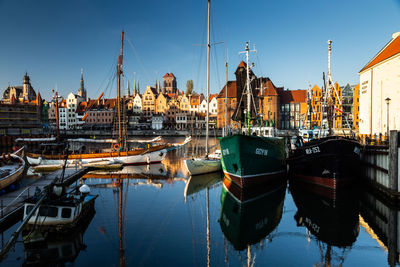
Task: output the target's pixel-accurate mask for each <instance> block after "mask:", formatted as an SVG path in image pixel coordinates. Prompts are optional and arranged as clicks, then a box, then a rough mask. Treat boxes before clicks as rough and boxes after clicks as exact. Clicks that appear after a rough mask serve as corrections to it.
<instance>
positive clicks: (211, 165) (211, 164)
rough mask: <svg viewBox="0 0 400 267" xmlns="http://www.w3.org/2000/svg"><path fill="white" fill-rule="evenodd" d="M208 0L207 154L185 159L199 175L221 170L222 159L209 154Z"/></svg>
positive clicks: (208, 65)
mask: <svg viewBox="0 0 400 267" xmlns="http://www.w3.org/2000/svg"><path fill="white" fill-rule="evenodd" d="M210 2H211V1H210V0H208V20H207V21H208V26H207V32H208V34H207V115H206V144H205V145H206V155H205V157H204V158H192V159H186V160H185V166H186V168H187V170H188V171H189V173H190V174H191V175H198V174H204V173H210V172H216V171H220V170H221V161H220V159H219V158H218V157H217V158H214V157H210V156H209V154H208V136H209V102H210V5H211V3H210Z"/></svg>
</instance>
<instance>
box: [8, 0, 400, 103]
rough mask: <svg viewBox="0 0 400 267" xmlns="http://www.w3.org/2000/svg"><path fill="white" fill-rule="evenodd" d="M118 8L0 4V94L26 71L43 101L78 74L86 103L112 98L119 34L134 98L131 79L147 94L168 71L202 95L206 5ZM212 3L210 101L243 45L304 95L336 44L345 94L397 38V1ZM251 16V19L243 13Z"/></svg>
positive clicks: (335, 61) (269, 73)
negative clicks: (330, 47)
mask: <svg viewBox="0 0 400 267" xmlns="http://www.w3.org/2000/svg"><path fill="white" fill-rule="evenodd" d="M121 4H122V5H124V6H126V5H128V7H127V8H121V7H119V6H116V5H115V4H113V3H106V2H98V1H69V2H52V1H40V2H36V1H35V2H32V1H0V12H1V13H0V14H1V16H0V24H1V25H2V26H0V36H2V38H3V40H4V41H3V42H1V43H0V53H1V54H0V55H1V56H0V58H2V60H1V62H0V87H1V91H2V92H3V91H4V90H5V89H6V88H7V86H8V85H9V84H10V85H22V78H23V75H24V74H25V72H28V74H29V75H30V77H31V82H32V86H33V87H34V89H35V90H36V91H37V92H40V94H41V95H42V97H43V98H44V99H47V100H50V99H51V89H53V88H55V87H56V86H57V89H58V91H59V94H60V95H62V96H64V97H66V96H67V95H68V93H70V92H76V91H77V90H78V89H79V86H80V73H81V69H83V71H84V79H85V87H86V89H87V91H88V97H90V98H97V97H98V96H99V95H100V93H101V92H105V97H115V95H116V92H115V90H111V86H110V83H111V81H112V78H111V73H112V72H113V71H115V69H114V67H116V63H117V55H118V53H119V46H120V32H121V30H124V31H125V34H126V41H125V44H124V45H125V50H124V53H125V57H124V63H125V64H124V65H125V66H124V67H125V81H126V80H129V81H130V82H131V91H132V87H133V81H134V80H137V81H139V82H140V87H141V92H142V93H143V91H144V89H145V86H147V85H151V86H153V85H154V83H155V81H156V80H158V81H161V80H162V76H163V75H164V74H165V73H170V72H172V73H174V75H175V76H176V77H177V82H178V88H179V89H180V90H181V91H185V89H186V81H187V80H189V79H192V80H193V81H194V90H195V91H196V92H198V93H205V80H206V79H205V47H204V46H203V45H202V44H205V42H206V34H205V33H206V9H207V2H206V1H196V2H190V3H189V1H174V2H164V1H152V2H151V3H148V2H141V3H136V4H133V3H129V2H128V1H121ZM129 5H130V6H129ZM211 5H212V10H211V14H212V18H211V19H212V22H211V23H212V33H211V38H212V43H219V42H224V43H223V44H216V45H215V46H213V47H212V51H211V52H212V60H211V68H212V72H211V93H218V92H219V91H220V90H221V89H222V87H223V85H224V84H225V66H224V65H225V63H224V62H225V60H226V55H227V57H228V62H229V63H228V64H229V69H228V79H229V80H232V79H234V71H235V70H236V67H237V65H238V64H239V62H240V61H241V60H243V57H242V56H239V54H238V53H239V52H240V51H242V50H243V48H244V45H245V42H246V41H250V42H251V43H252V44H255V45H256V49H257V50H258V52H257V54H256V55H255V57H253V60H252V61H253V62H254V63H255V69H254V72H255V73H256V75H258V76H264V77H270V78H271V80H272V81H273V82H274V83H275V85H276V86H284V87H285V88H286V89H306V88H307V87H308V84H309V83H310V84H311V85H314V84H317V85H321V84H322V72H325V73H326V72H327V43H326V41H327V40H328V39H331V40H333V52H332V73H333V75H332V76H333V79H334V81H337V82H338V83H339V84H340V85H341V86H344V85H345V84H346V83H351V84H356V83H358V82H359V77H358V71H360V70H361V68H362V67H363V66H364V65H365V64H367V63H368V61H369V60H370V59H371V58H372V57H373V56H374V55H375V54H376V53H378V52H379V50H380V49H381V48H382V47H383V46H384V45H385V44H386V43H387V42H388V41H389V40H390V38H391V34H392V33H394V32H396V31H400V25H399V24H398V21H400V1H394V0H387V1H381V2H380V3H379V4H377V3H376V2H375V1H363V3H362V5H360V4H359V3H358V2H357V1H337V2H335V4H331V5H330V4H329V3H328V2H327V1H326V2H321V1H308V2H307V4H304V3H302V2H299V1H285V3H275V2H273V3H266V2H263V1H256V3H254V5H252V6H241V5H239V3H236V2H233V3H232V2H230V1H212V3H211ZM254 7H257V8H254ZM328 8H329V9H328ZM138 10H139V11H140V12H138ZM328 10H330V11H328ZM250 11H251V12H252V13H251V14H252V15H251V16H248V15H246V14H247V13H248V12H250ZM15 14H18V16H16V15H15ZM326 17H328V18H329V19H326ZM247 18H249V19H247ZM382 18H385V19H384V20H383V19H382ZM328 20H329V22H328ZM253 56H254V55H253ZM216 66H218V67H216ZM135 76H136V77H135ZM107 85H108V86H107ZM125 86H126V83H125ZM114 87H115V82H114ZM122 92H125V89H123V90H122Z"/></svg>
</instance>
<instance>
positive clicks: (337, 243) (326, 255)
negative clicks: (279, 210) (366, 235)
mask: <svg viewBox="0 0 400 267" xmlns="http://www.w3.org/2000/svg"><path fill="white" fill-rule="evenodd" d="M302 185H303V184H302V183H293V182H291V183H290V192H291V194H292V196H293V200H294V202H295V204H296V206H297V212H296V215H295V216H294V219H295V220H296V223H297V226H298V227H306V228H307V230H308V231H309V232H310V233H311V234H312V235H313V236H314V237H315V239H314V240H315V241H316V242H317V244H318V247H319V248H320V250H321V261H322V263H323V264H325V266H331V264H337V265H338V266H341V264H342V263H343V261H344V260H345V256H346V255H347V254H348V252H349V250H350V249H351V247H352V245H353V244H354V242H355V241H356V239H357V236H358V233H359V217H358V212H359V200H358V194H356V192H354V191H353V192H347V194H346V193H344V192H342V193H343V194H340V195H338V196H336V197H335V198H334V199H332V198H326V197H322V196H321V195H319V194H317V193H316V192H314V191H312V190H308V188H306V187H304V186H302ZM335 247H336V248H335ZM322 254H323V255H322ZM335 266H336V265H335Z"/></svg>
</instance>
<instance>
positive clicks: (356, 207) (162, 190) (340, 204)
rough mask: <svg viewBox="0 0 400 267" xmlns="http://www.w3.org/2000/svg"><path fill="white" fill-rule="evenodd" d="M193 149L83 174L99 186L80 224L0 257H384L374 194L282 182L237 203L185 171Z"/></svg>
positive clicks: (217, 179) (318, 260)
mask: <svg viewBox="0 0 400 267" xmlns="http://www.w3.org/2000/svg"><path fill="white" fill-rule="evenodd" d="M174 141H178V139H175V140H174ZM213 142H216V141H215V140H213ZM203 150H204V148H202V147H201V145H197V144H196V142H193V143H192V144H189V146H187V147H185V148H183V149H180V150H177V151H171V152H168V156H167V158H166V160H165V161H164V162H163V163H162V164H154V165H150V166H140V167H135V166H133V167H132V166H129V167H125V168H124V169H123V170H122V171H120V172H118V173H113V174H110V173H107V172H98V173H95V174H90V175H87V176H86V179H85V183H87V184H89V185H90V187H91V190H92V194H98V195H99V197H98V198H97V200H96V204H95V210H96V213H95V214H94V216H93V218H89V223H88V224H86V225H82V227H81V229H79V230H77V231H76V232H74V233H73V234H71V235H69V236H68V237H63V238H61V239H53V240H48V241H47V243H46V244H43V245H42V246H40V247H39V246H36V247H33V248H28V247H24V244H23V243H22V239H21V237H20V238H19V241H18V242H17V243H16V245H15V249H14V250H12V251H11V252H10V253H9V255H8V257H7V258H6V259H5V260H4V261H3V262H1V265H4V266H20V265H25V266H30V265H37V266H47V265H52V266H54V265H56V264H59V265H63V264H65V265H74V266H89V265H92V266H125V265H128V266H207V265H210V266H248V265H252V266H325V265H328V264H329V265H331V266H340V265H341V266H388V265H389V264H388V255H389V254H390V253H393V252H390V246H389V245H388V244H387V243H385V242H386V240H385V233H384V231H380V232H379V231H378V230H377V228H373V225H378V226H379V225H380V224H379V223H380V222H379V220H376V219H374V218H375V217H376V218H378V217H379V214H373V215H372V216H371V214H370V211H371V209H370V208H369V203H370V202H371V201H373V198H374V196H372V195H370V194H369V193H367V192H360V193H355V192H351V193H349V192H348V193H347V194H345V195H344V196H337V197H335V198H334V199H331V198H328V197H326V196H322V195H321V194H317V193H315V192H313V191H309V190H307V189H305V188H303V187H301V186H298V185H293V184H289V183H287V184H283V185H277V186H274V187H272V188H268V189H266V190H265V192H263V193H262V194H261V195H259V196H258V197H257V198H255V199H253V200H249V201H247V202H244V203H241V202H239V201H238V200H237V199H236V198H235V196H234V195H233V194H231V193H230V192H227V191H226V188H224V186H223V184H222V174H218V173H214V174H209V175H203V176H199V177H191V178H190V177H188V175H187V173H186V170H185V167H184V165H183V161H182V158H183V157H184V156H185V155H186V156H188V155H192V154H196V153H200V154H201V153H202V151H203ZM391 211H392V212H395V213H396V214H397V212H398V211H397V210H394V211H393V209H392V210H391ZM374 215H375V217H374ZM380 218H382V216H380ZM16 227H17V226H13V227H11V228H10V229H8V230H7V231H5V232H4V233H3V238H4V241H6V240H7V238H8V237H9V236H10V233H11V232H12V231H13V230H15V229H16ZM394 230H395V232H394V233H390V234H392V235H397V232H398V230H397V228H396V229H394ZM386 239H387V237H386ZM4 241H3V242H4ZM389 252H390V253H389ZM394 253H395V254H396V255H398V254H397V252H394ZM397 262H398V256H397Z"/></svg>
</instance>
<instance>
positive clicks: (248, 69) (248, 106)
mask: <svg viewBox="0 0 400 267" xmlns="http://www.w3.org/2000/svg"><path fill="white" fill-rule="evenodd" d="M255 51H256V50H255V49H254V50H251V51H250V49H249V42H246V48H245V51H244V52H240V53H239V54H243V53H245V54H246V87H247V90H246V94H247V109H246V110H245V120H246V126H247V128H248V135H250V118H251V90H250V67H249V52H255Z"/></svg>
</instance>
